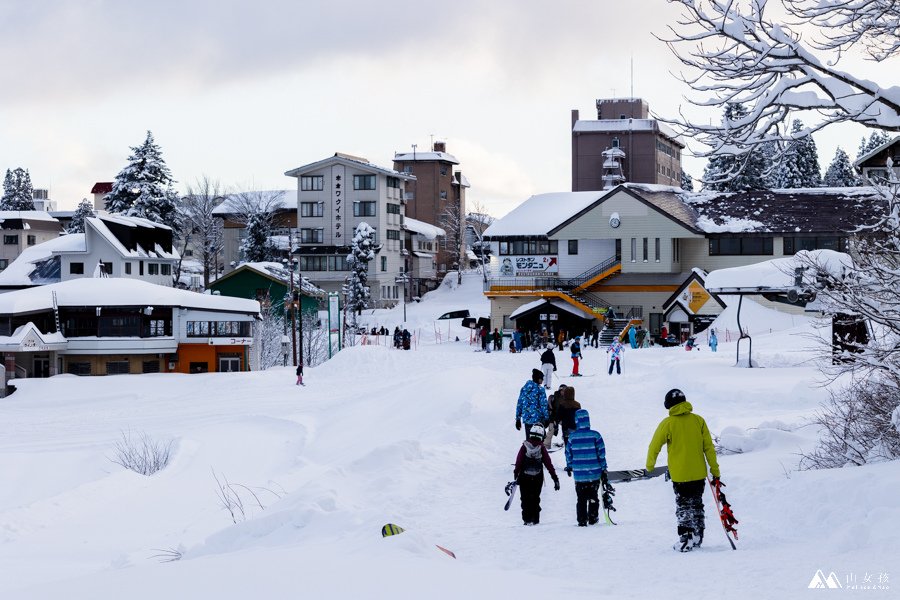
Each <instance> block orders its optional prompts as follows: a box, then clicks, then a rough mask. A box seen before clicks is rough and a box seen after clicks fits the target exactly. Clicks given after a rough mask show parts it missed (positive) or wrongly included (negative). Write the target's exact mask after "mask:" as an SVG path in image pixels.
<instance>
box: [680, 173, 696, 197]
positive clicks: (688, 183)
mask: <svg viewBox="0 0 900 600" xmlns="http://www.w3.org/2000/svg"><path fill="white" fill-rule="evenodd" d="M681 189H683V190H685V191H687V192H693V191H694V178H693V177H691V176H690V175H688V172H687V171H685V170H684V169H682V170H681Z"/></svg>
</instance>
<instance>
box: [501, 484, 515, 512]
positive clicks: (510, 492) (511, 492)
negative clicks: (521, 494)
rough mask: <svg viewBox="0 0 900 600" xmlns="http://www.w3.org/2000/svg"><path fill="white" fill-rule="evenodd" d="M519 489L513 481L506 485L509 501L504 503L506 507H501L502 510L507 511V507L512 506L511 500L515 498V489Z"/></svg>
mask: <svg viewBox="0 0 900 600" xmlns="http://www.w3.org/2000/svg"><path fill="white" fill-rule="evenodd" d="M518 487H519V484H518V483H516V482H515V481H510V482H509V483H507V484H506V493H507V494H508V495H509V500H507V501H506V506H504V507H503V510H509V507H510V506H512V503H513V500H514V499H515V497H516V489H517V488H518Z"/></svg>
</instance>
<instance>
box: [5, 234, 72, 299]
mask: <svg viewBox="0 0 900 600" xmlns="http://www.w3.org/2000/svg"><path fill="white" fill-rule="evenodd" d="M86 249H87V248H86V245H85V241H84V234H83V233H70V234H68V235H63V236H60V237H58V238H54V239H52V240H47V241H46V242H43V243H41V244H35V245H34V246H29V247H27V248H25V249H24V250H22V253H21V254H19V256H17V257H16V259H15V260H14V261H12V262H11V263H10V264H9V266H8V267H6V268H5V269H4V270H3V272H0V287H18V286H31V285H35V284H36V283H40V282H37V281H33V280H32V279H31V274H32V272H33V271H34V269H35V267H36V266H37V263H39V262H42V261H45V260H47V259H48V258H50V257H51V256H53V255H54V254H56V253H60V252H85V251H86Z"/></svg>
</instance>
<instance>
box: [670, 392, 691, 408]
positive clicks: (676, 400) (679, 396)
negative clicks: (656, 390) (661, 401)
mask: <svg viewBox="0 0 900 600" xmlns="http://www.w3.org/2000/svg"><path fill="white" fill-rule="evenodd" d="M686 401H687V398H685V396H684V392H682V391H681V390H679V389H677V388H676V389H674V390H669V393H668V394H666V402H665V407H666V408H667V409H668V408H672V407H673V406H675V405H676V404H681V403H682V402H686Z"/></svg>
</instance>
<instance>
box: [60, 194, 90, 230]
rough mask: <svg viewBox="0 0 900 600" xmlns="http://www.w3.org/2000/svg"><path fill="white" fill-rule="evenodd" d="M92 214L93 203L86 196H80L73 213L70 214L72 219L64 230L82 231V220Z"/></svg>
mask: <svg viewBox="0 0 900 600" xmlns="http://www.w3.org/2000/svg"><path fill="white" fill-rule="evenodd" d="M93 216H94V205H93V204H92V203H91V201H90V200H88V199H87V198H82V199H81V202H79V203H78V208H76V209H75V213H74V214H73V215H72V220H71V221H69V225H68V227H66V232H67V233H84V220H85V219H87V218H88V217H93Z"/></svg>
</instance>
